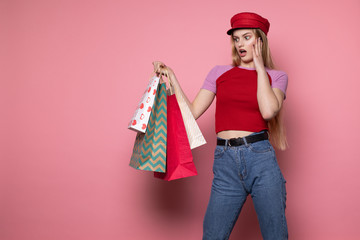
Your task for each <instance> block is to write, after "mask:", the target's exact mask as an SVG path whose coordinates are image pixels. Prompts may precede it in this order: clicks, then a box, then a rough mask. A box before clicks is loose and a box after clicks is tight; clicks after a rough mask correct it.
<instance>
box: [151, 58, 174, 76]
mask: <svg viewBox="0 0 360 240" xmlns="http://www.w3.org/2000/svg"><path fill="white" fill-rule="evenodd" d="M153 65H154V71H155V73H156V74H160V73H161V74H162V75H167V74H169V75H172V76H174V71H173V70H172V69H171V68H170V67H168V66H166V65H165V63H163V62H160V61H154V62H153ZM169 77H170V76H169Z"/></svg>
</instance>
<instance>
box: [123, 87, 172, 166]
mask: <svg viewBox="0 0 360 240" xmlns="http://www.w3.org/2000/svg"><path fill="white" fill-rule="evenodd" d="M166 118H167V95H166V85H165V83H162V84H159V85H158V89H157V94H156V95H155V101H154V106H153V108H152V110H151V114H150V120H149V124H148V125H147V128H146V132H145V133H141V132H138V133H137V135H136V139H135V143H134V148H133V153H132V156H131V159H130V166H131V167H133V168H135V169H140V170H147V171H154V172H165V170H166V138H167V120H166Z"/></svg>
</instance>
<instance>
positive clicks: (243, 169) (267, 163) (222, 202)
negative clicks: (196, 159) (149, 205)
mask: <svg viewBox="0 0 360 240" xmlns="http://www.w3.org/2000/svg"><path fill="white" fill-rule="evenodd" d="M254 134H257V133H253V134H252V135H254ZM213 172H214V179H213V182H212V186H211V195H210V200H209V204H208V207H207V210H206V214H205V219H204V226H203V227H204V228H203V240H212V239H214V240H215V239H218V240H223V239H228V238H229V236H230V233H231V231H232V229H233V227H234V225H235V222H236V220H237V219H238V216H239V214H240V211H241V208H242V206H243V204H244V203H245V200H246V197H247V196H248V194H250V195H251V198H252V200H253V203H254V207H255V211H256V214H257V218H258V220H259V224H260V229H261V234H262V237H263V239H265V240H270V239H273V240H282V239H288V229H287V223H286V217H285V208H286V188H285V183H286V180H285V178H284V176H283V174H282V173H281V170H280V168H279V165H278V163H277V160H276V156H275V151H274V148H273V147H272V145H271V144H270V142H269V140H263V141H259V142H255V143H251V144H248V143H246V144H245V145H241V146H236V147H229V146H216V149H215V157H214V166H213Z"/></svg>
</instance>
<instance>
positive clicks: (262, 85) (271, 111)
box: [257, 70, 281, 120]
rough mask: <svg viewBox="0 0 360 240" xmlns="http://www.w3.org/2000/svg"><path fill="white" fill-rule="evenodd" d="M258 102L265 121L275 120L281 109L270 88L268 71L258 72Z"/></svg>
mask: <svg viewBox="0 0 360 240" xmlns="http://www.w3.org/2000/svg"><path fill="white" fill-rule="evenodd" d="M257 83H258V84H257V100H258V104H259V109H260V112H261V115H262V117H263V118H264V119H265V120H270V119H271V118H273V117H274V116H275V115H276V114H277V113H278V111H279V110H280V108H281V104H280V102H279V101H278V99H277V97H276V95H275V93H274V91H273V89H272V88H271V86H270V82H269V77H268V75H267V73H266V71H265V70H264V71H258V81H257Z"/></svg>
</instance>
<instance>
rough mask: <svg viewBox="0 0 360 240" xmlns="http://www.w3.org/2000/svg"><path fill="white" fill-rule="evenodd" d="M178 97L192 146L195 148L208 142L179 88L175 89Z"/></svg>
mask: <svg viewBox="0 0 360 240" xmlns="http://www.w3.org/2000/svg"><path fill="white" fill-rule="evenodd" d="M175 95H176V99H177V101H178V104H179V107H180V111H181V115H182V118H183V120H184V125H185V130H186V134H187V137H188V139H189V143H190V148H191V149H194V148H196V147H199V146H201V145H204V144H206V140H205V138H204V136H203V135H202V133H201V131H200V128H199V126H198V124H197V123H196V120H195V118H194V116H193V115H192V113H191V110H190V108H189V106H188V105H187V103H186V101H185V99H184V98H183V96H182V94H181V93H180V91H179V90H175Z"/></svg>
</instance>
